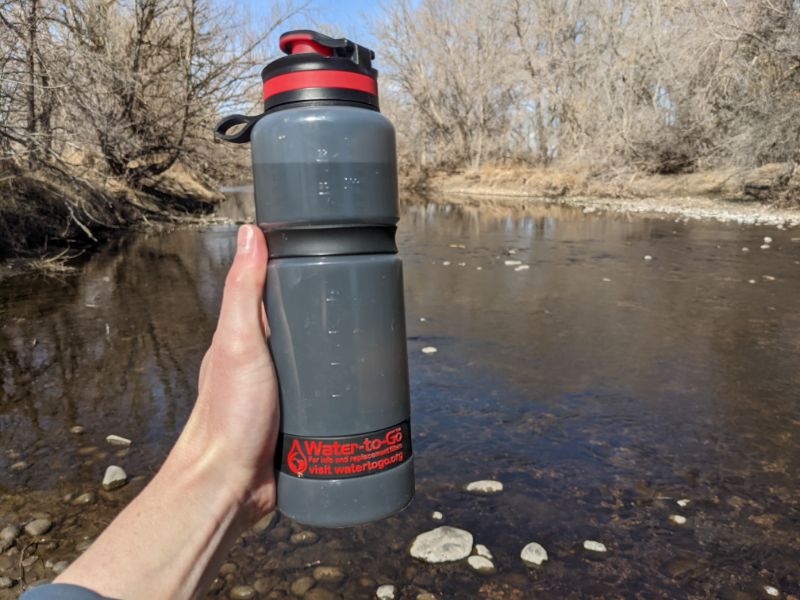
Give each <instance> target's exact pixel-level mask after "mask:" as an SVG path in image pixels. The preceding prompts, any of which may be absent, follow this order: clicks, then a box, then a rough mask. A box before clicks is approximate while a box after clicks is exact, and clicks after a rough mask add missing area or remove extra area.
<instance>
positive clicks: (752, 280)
mask: <svg viewBox="0 0 800 600" xmlns="http://www.w3.org/2000/svg"><path fill="white" fill-rule="evenodd" d="M755 282H756V280H755V279H748V280H747V283H755Z"/></svg>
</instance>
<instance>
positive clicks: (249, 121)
mask: <svg viewBox="0 0 800 600" xmlns="http://www.w3.org/2000/svg"><path fill="white" fill-rule="evenodd" d="M265 114H266V113H262V114H260V115H256V116H254V117H248V116H247V115H231V116H230V117H225V118H224V119H222V121H220V122H219V123H217V126H216V127H215V128H214V137H216V138H217V139H220V140H223V141H225V142H232V143H234V144H246V143H247V142H249V141H250V131H251V130H252V129H253V125H255V124H256V123H258V120H259V119H260V118H261V117H263V116H264V115H265ZM237 125H244V127H242V129H241V130H240V131H239V132H238V133H234V134H231V135H229V134H228V133H227V132H228V131H229V130H230V129H231V128H233V127H236V126H237Z"/></svg>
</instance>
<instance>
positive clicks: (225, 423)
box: [170, 225, 279, 520]
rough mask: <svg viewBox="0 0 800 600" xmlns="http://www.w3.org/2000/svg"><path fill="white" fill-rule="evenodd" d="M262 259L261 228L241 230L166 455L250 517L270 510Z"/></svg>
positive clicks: (274, 390)
mask: <svg viewBox="0 0 800 600" xmlns="http://www.w3.org/2000/svg"><path fill="white" fill-rule="evenodd" d="M267 260H268V256H267V245H266V242H265V240H264V235H263V234H262V232H261V230H260V229H259V228H258V227H256V226H254V225H244V226H242V227H241V228H240V229H239V234H238V238H237V252H236V256H235V258H234V261H233V265H232V266H231V268H230V271H229V272H228V277H227V279H226V281H225V289H224V292H223V298H222V307H221V309H220V316H219V322H218V324H217V330H216V332H215V333H214V338H213V341H212V343H211V347H210V348H209V349H208V352H206V355H205V357H204V358H203V362H202V364H201V365H200V378H199V379H200V382H199V391H198V397H197V403H196V404H195V407H194V410H193V411H192V414H191V415H190V417H189V421H188V423H187V424H186V427H185V429H184V431H183V433H182V434H181V436H180V439H179V440H178V443H177V444H176V446H175V449H174V450H173V452H172V453H171V455H170V459H172V458H173V456H174V457H176V460H191V461H198V460H200V461H204V462H206V463H207V465H208V467H209V468H210V469H211V470H212V471H216V472H218V473H220V474H224V475H225V478H224V481H225V482H226V483H225V484H224V485H227V486H229V490H228V491H230V492H233V493H234V494H237V495H240V497H241V499H242V504H243V507H244V508H246V509H247V510H248V512H251V513H252V514H250V515H248V517H249V518H250V519H251V520H256V519H258V518H259V517H260V516H262V515H263V514H265V513H266V512H268V511H270V510H272V509H273V508H274V507H275V473H274V468H273V456H274V453H275V443H276V440H277V434H278V425H279V404H278V382H277V378H276V376H275V369H274V366H273V364H272V357H271V355H270V353H269V350H268V348H267V339H268V338H269V325H268V323H267V317H266V312H265V310H264V302H263V298H264V284H265V281H266V274H267V271H266V266H267Z"/></svg>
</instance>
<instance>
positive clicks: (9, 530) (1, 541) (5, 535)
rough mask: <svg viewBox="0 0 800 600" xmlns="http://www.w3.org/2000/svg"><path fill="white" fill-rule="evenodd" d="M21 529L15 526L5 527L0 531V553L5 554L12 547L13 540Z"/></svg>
mask: <svg viewBox="0 0 800 600" xmlns="http://www.w3.org/2000/svg"><path fill="white" fill-rule="evenodd" d="M20 532H21V529H20V528H19V527H17V526H16V525H6V526H5V527H3V530H2V531H0V552H5V551H6V550H8V549H9V548H10V547H11V546H13V545H14V540H15V539H17V536H18V535H19V534H20Z"/></svg>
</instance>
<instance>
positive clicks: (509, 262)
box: [505, 260, 522, 267]
mask: <svg viewBox="0 0 800 600" xmlns="http://www.w3.org/2000/svg"><path fill="white" fill-rule="evenodd" d="M521 264H522V261H521V260H507V261H505V265H506V266H507V267H516V266H517V265H521Z"/></svg>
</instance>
